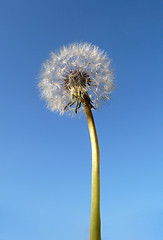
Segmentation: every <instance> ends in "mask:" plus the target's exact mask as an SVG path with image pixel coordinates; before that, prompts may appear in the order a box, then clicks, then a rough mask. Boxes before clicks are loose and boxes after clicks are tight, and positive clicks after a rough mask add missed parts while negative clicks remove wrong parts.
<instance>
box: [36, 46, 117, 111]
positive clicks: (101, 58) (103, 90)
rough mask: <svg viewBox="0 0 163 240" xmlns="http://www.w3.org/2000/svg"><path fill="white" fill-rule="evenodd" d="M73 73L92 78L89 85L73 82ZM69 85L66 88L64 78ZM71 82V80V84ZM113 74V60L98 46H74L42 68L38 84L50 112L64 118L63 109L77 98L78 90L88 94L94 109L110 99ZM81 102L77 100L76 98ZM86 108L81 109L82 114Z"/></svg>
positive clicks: (66, 48) (61, 52)
mask: <svg viewBox="0 0 163 240" xmlns="http://www.w3.org/2000/svg"><path fill="white" fill-rule="evenodd" d="M72 71H78V72H81V73H86V74H87V76H89V78H90V84H87V83H85V85H84V86H83V85H82V81H80V79H78V80H77V81H76V82H74V79H72V77H71V72H72ZM66 76H68V77H69V82H68V84H67V85H66V87H67V88H69V90H67V89H66V88H65V78H66ZM71 79H72V80H71ZM113 83H114V81H113V74H112V71H111V69H110V60H109V58H108V57H107V56H106V54H105V53H104V52H103V51H101V50H100V49H99V48H98V47H97V46H94V45H92V44H88V43H74V44H71V45H69V46H68V47H65V46H64V47H63V48H62V49H60V50H59V52H56V53H53V52H52V53H51V57H50V59H49V60H47V61H46V62H45V63H44V64H43V66H42V71H41V75H40V82H39V84H38V86H39V88H40V90H41V96H42V98H43V99H45V100H46V102H47V106H48V108H49V109H50V110H51V111H57V112H59V113H60V114H63V113H64V112H65V111H64V108H65V106H66V104H67V103H68V102H70V101H71V100H72V97H73V96H74V95H75V96H77V94H78V92H79V90H80V91H82V93H87V94H88V95H89V97H90V99H91V100H92V104H93V106H94V107H95V108H98V106H99V105H100V103H101V101H103V100H104V99H109V94H110V93H111V92H112V90H113ZM77 98H78V97H77ZM67 110H68V112H71V113H74V112H75V105H73V106H71V107H69V108H68V109H67ZM82 110H83V105H82V106H81V108H80V111H79V112H81V111H82Z"/></svg>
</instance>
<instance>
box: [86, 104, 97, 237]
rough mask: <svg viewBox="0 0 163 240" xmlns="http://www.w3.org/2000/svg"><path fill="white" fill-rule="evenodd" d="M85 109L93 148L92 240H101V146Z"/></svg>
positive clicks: (92, 121)
mask: <svg viewBox="0 0 163 240" xmlns="http://www.w3.org/2000/svg"><path fill="white" fill-rule="evenodd" d="M84 108H85V113H86V116H87V121H88V128H89V134H90V140H91V147H92V196H91V227H90V240H101V221H100V155H99V145H98V138H97V133H96V128H95V123H94V119H93V115H92V111H91V108H90V106H89V105H87V104H85V105H84Z"/></svg>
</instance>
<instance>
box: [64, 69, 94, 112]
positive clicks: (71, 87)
mask: <svg viewBox="0 0 163 240" xmlns="http://www.w3.org/2000/svg"><path fill="white" fill-rule="evenodd" d="M90 85H91V79H90V77H89V74H88V73H86V72H85V71H79V70H73V71H70V72H69V73H67V74H66V75H65V79H64V88H65V89H66V91H69V92H70V94H71V100H70V102H69V103H68V104H67V105H66V106H65V108H64V109H65V110H67V108H68V107H71V106H72V105H74V103H76V102H77V105H76V109H75V112H76V113H77V110H78V109H79V108H80V107H81V104H82V103H83V104H89V106H90V107H93V105H92V104H91V103H92V101H91V99H90V98H89V96H88V93H87V91H88V89H89V87H90ZM93 108H94V107H93Z"/></svg>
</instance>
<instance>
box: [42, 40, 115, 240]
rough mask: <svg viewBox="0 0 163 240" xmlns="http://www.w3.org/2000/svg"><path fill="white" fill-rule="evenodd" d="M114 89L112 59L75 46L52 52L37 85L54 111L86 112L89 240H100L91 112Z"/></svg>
mask: <svg viewBox="0 0 163 240" xmlns="http://www.w3.org/2000/svg"><path fill="white" fill-rule="evenodd" d="M113 85H114V81H113V74H112V71H111V69H110V59H109V58H108V57H107V55H106V54H105V53H104V52H103V51H101V50H100V49H99V48H98V47H97V46H94V45H92V44H88V43H74V44H71V45H69V46H68V47H65V46H64V47H63V48H62V49H60V50H59V51H58V52H54V53H53V52H52V53H51V57H50V59H48V60H47V61H46V62H45V63H44V64H43V66H42V71H41V75H40V82H39V84H38V86H39V88H40V91H41V96H42V98H43V99H45V101H46V102H47V107H48V108H49V109H50V110H51V111H56V112H59V113H60V114H64V113H65V112H67V113H69V114H70V115H74V114H80V113H81V112H82V111H85V114H86V117H87V121H88V128H89V133H90V140H91V146H92V195H91V226H90V240H101V221H100V156H99V145H98V138H97V133H96V128H95V123H94V119H93V115H92V109H97V108H98V107H99V106H100V105H101V103H102V101H104V100H106V99H109V96H110V93H111V92H112V90H113Z"/></svg>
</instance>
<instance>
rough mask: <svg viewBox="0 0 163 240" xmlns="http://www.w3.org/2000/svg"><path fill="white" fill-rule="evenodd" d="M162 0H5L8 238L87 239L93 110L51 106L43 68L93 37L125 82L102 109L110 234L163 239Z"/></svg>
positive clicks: (1, 164)
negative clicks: (77, 114) (52, 56)
mask: <svg viewBox="0 0 163 240" xmlns="http://www.w3.org/2000/svg"><path fill="white" fill-rule="evenodd" d="M162 12H163V2H162V1H161V0H160V1H159V0H158V1H151V0H149V1H147V0H141V1H140V0H138V1H133V0H131V1H129V0H124V1H120V0H114V1H113V0H110V1H90V0H87V1H86V0H83V1H75V0H69V1H66V0H60V1H55V0H53V1H52V0H46V1H45V0H28V1H20V0H19V1H18V0H15V1H11V0H10V1H9V0H1V3H0V23H1V24H0V32H1V37H0V46H1V54H0V66H1V80H0V81H1V94H0V109H1V117H0V132H1V138H0V146H1V147H0V148H1V150H0V240H29V239H30V240H47V239H48V240H54V239H59V240H63V239H66V240H69V239H71V240H76V239H78V240H84V239H85V240H88V239H89V225H90V200H91V196H90V192H91V146H90V141H89V134H88V128H87V122H86V118H85V116H84V115H83V116H82V117H81V118H80V119H78V118H73V119H71V118H70V117H67V116H62V117H61V116H59V115H58V114H55V113H51V112H50V111H48V110H47V109H46V107H45V102H44V101H42V100H40V96H39V91H38V89H37V81H38V80H37V77H38V74H39V71H40V68H41V65H42V63H43V62H44V60H45V59H47V58H48V57H49V53H50V51H54V50H55V49H58V48H59V47H61V46H62V45H67V44H69V43H72V42H75V41H77V42H78V41H83V42H85V41H86V42H91V43H93V44H95V45H98V46H99V47H100V48H101V49H103V50H105V51H106V52H107V53H108V55H109V57H110V58H111V59H112V67H113V69H114V71H115V76H116V85H117V88H116V90H115V91H114V92H113V94H112V98H111V101H109V103H108V104H104V106H103V107H102V109H100V110H98V111H94V112H93V113H94V118H95V122H96V127H97V132H98V136H99V143H100V152H101V219H102V240H131V239H132V240H154V239H157V240H162V239H163V230H162V223H163V187H162V186H163V174H162V172H163V150H162V140H163V137H162V136H163V127H162V123H163V121H162V119H163V112H162V105H163V98H162V89H163V71H162V62H163V41H162V40H163V15H162Z"/></svg>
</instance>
